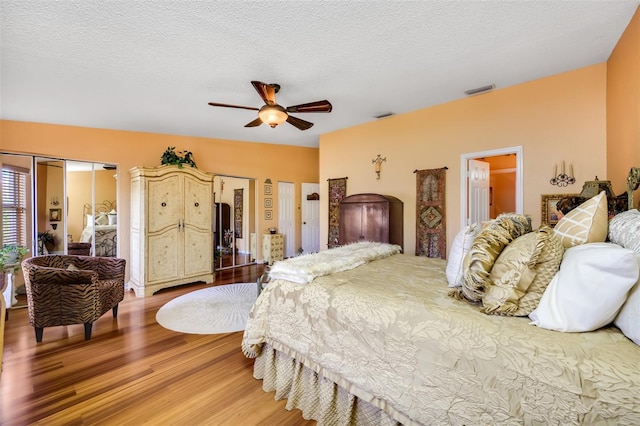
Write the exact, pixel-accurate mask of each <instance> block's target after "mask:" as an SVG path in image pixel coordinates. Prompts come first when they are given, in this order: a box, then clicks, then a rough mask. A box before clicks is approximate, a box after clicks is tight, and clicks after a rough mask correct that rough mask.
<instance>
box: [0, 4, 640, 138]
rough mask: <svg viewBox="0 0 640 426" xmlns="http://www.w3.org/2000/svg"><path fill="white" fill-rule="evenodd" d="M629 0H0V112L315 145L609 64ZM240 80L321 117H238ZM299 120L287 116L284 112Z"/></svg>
mask: <svg viewBox="0 0 640 426" xmlns="http://www.w3.org/2000/svg"><path fill="white" fill-rule="evenodd" d="M639 3H640V0H626V1H615V0H614V1H570V2H569V1H513V2H511V1H455V2H454V1H423V2H407V1H380V2H376V1H370V2H355V1H330V2H329V1H313V2H311V1H306V2H301V1H295V2H289V1H271V2H264V1H260V2H248V1H246V2H245V1H228V2H213V1H161V0H155V1H133V0H127V1H109V2H106V1H97V0H96V1H93V0H92V1H73V2H72V1H68V0H61V1H55V2H54V1H33V0H0V14H1V18H0V19H1V21H0V35H1V40H0V43H1V52H0V53H1V57H0V61H1V65H0V79H1V86H0V90H1V92H0V99H1V101H0V102H1V103H0V117H1V118H3V119H8V120H21V121H36V122H47V123H59V124H69V125H77V126H88V127H98V128H111V129H122V130H135V131H146V132H154V133H168V134H176V135H190V136H204V137H214V138H223V139H234V140H243V141H258V142H267V143H282V144H290V145H300V146H311V147H316V146H318V136H319V135H320V134H323V133H327V132H331V131H334V130H337V129H341V128H345V127H350V126H353V125H357V124H361V123H366V122H369V121H373V120H375V118H374V116H376V115H379V114H383V113H387V112H394V113H396V114H398V113H403V112H408V111H413V110H416V109H420V108H424V107H427V106H431V105H435V104H440V103H444V102H448V101H451V100H455V99H459V98H462V97H464V93H463V92H464V91H465V90H467V89H471V88H475V87H479V86H484V85H487V84H491V83H494V84H495V85H496V88H497V89H501V88H504V87H507V86H511V85H514V84H519V83H522V82H524V81H529V80H533V79H537V78H541V77H544V76H547V75H552V74H557V73H561V72H564V71H568V70H571V69H575V68H579V67H583V66H587V65H591V64H594V63H599V62H603V61H605V60H607V58H608V57H609V55H610V53H611V51H612V49H613V47H614V46H615V44H616V42H617V41H618V39H619V38H620V35H621V34H622V32H623V31H624V29H625V27H626V26H627V24H628V23H629V20H630V19H631V17H632V16H633V13H634V12H635V10H636V9H637V7H638V4H639ZM251 80H260V81H263V82H266V83H279V84H280V85H281V86H282V89H281V90H280V93H278V95H277V101H278V103H279V104H281V105H283V106H289V105H295V104H299V103H304V102H311V101H315V100H321V99H328V100H329V101H331V103H332V104H333V112H331V113H330V114H322V113H309V114H297V116H298V117H299V118H302V119H305V120H308V121H311V122H314V123H315V126H314V127H312V128H311V129H310V130H307V131H304V132H302V131H299V130H298V129H296V128H294V127H293V126H291V125H288V124H285V125H282V126H278V127H276V128H275V129H271V128H269V127H268V126H266V125H262V126H260V127H255V128H245V127H243V126H244V124H246V123H248V122H249V121H251V120H253V119H254V118H255V117H256V112H255V111H248V110H241V109H229V108H214V107H211V106H208V105H207V102H209V101H214V102H221V103H230V104H239V105H245V106H252V107H260V106H261V105H262V102H261V99H260V98H259V96H258V94H257V93H256V92H255V90H254V89H253V87H252V86H251V84H250V81H251ZM294 115H296V114H294Z"/></svg>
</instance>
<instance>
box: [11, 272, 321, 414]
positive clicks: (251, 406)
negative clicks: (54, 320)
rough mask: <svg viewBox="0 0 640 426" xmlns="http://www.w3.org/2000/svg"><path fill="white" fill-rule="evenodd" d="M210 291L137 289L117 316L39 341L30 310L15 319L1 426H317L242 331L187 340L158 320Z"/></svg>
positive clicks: (221, 278)
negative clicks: (265, 373)
mask: <svg viewBox="0 0 640 426" xmlns="http://www.w3.org/2000/svg"><path fill="white" fill-rule="evenodd" d="M261 273H262V265H252V266H247V267H242V268H237V269H235V270H226V271H221V272H219V273H218V276H217V277H216V283H215V285H220V284H228V283H232V282H255V281H256V279H257V277H258V276H259V275H260V274H261ZM203 287H206V285H204V284H199V285H198V284H196V285H190V286H182V287H178V288H173V289H166V290H163V291H161V292H158V293H156V294H155V295H153V296H151V297H147V298H137V297H135V295H134V294H133V292H127V294H126V295H125V299H124V301H123V302H122V303H121V304H120V307H119V313H118V318H117V320H114V319H113V317H112V316H111V312H108V313H106V314H105V315H103V316H102V317H101V318H100V319H99V320H98V321H97V322H96V323H94V326H93V335H92V337H91V340H90V341H85V340H84V337H83V326H82V325H81V324H80V325H74V326H68V327H52V328H45V330H44V338H43V341H42V343H39V344H36V341H35V336H34V331H33V328H32V327H31V326H29V323H28V316H27V310H26V309H12V310H11V311H9V320H8V321H7V322H6V329H5V347H4V368H3V371H2V375H1V376H0V425H3V426H8V425H27V424H42V425H45V424H46V425H59V424H69V425H94V424H95V425H99V424H105V425H141V424H143V423H145V424H150V425H258V424H260V425H311V424H315V422H312V421H306V420H304V419H303V418H302V414H301V412H300V411H299V410H294V411H287V410H286V409H285V408H284V406H285V402H286V401H275V400H274V393H273V392H269V393H265V392H264V391H263V390H262V381H259V380H256V379H254V378H253V360H251V359H247V358H245V357H244V355H243V354H242V352H241V350H240V342H241V340H242V332H239V333H230V334H219V335H195V334H182V333H177V332H174V331H170V330H167V329H165V328H163V327H161V326H160V325H158V323H157V322H156V320H155V315H156V312H157V311H158V309H159V308H160V307H161V306H162V305H164V304H165V303H166V302H168V301H169V300H171V299H173V298H175V297H176V296H179V295H182V294H185V293H187V292H190V291H193V290H197V289H199V288H203Z"/></svg>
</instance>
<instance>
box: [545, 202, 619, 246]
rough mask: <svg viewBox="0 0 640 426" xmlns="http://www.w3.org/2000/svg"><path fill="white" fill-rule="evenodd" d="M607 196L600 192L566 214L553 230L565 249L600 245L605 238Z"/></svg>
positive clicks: (607, 218)
mask: <svg viewBox="0 0 640 426" xmlns="http://www.w3.org/2000/svg"><path fill="white" fill-rule="evenodd" d="M608 226H609V217H608V213H607V196H606V195H605V192H604V191H602V192H600V193H599V194H598V195H596V196H595V197H593V198H590V199H588V200H587V201H585V202H584V203H582V204H580V205H579V206H578V207H576V208H575V209H573V210H571V211H570V212H569V213H567V214H566V215H565V216H564V217H563V218H562V219H560V221H559V222H558V223H557V224H556V227H555V228H554V229H553V232H555V233H556V234H557V235H558V236H559V237H560V238H561V240H562V244H563V245H564V247H565V248H569V247H573V246H577V245H580V244H585V243H601V242H604V240H606V238H607V229H608Z"/></svg>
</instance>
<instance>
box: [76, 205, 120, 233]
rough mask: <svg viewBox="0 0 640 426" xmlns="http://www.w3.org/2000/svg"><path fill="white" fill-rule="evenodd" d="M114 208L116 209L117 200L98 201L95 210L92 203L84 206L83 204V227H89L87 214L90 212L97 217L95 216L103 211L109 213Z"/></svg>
mask: <svg viewBox="0 0 640 426" xmlns="http://www.w3.org/2000/svg"><path fill="white" fill-rule="evenodd" d="M112 210H116V211H117V209H116V202H115V201H108V200H105V201H103V202H101V203H96V204H95V205H94V206H93V210H92V209H91V203H85V205H84V206H82V228H83V229H84V228H86V227H87V215H88V214H92V215H93V218H94V219H95V217H96V216H97V215H99V214H101V213H104V214H107V213H109V212H110V211H112Z"/></svg>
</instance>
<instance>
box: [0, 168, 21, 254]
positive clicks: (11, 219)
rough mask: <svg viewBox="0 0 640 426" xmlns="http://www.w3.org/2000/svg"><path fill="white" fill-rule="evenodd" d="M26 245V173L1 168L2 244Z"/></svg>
mask: <svg viewBox="0 0 640 426" xmlns="http://www.w3.org/2000/svg"><path fill="white" fill-rule="evenodd" d="M7 244H20V245H23V246H26V245H27V175H26V173H22V172H19V171H15V170H12V169H10V168H6V167H3V168H2V245H3V246H4V245H7Z"/></svg>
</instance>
